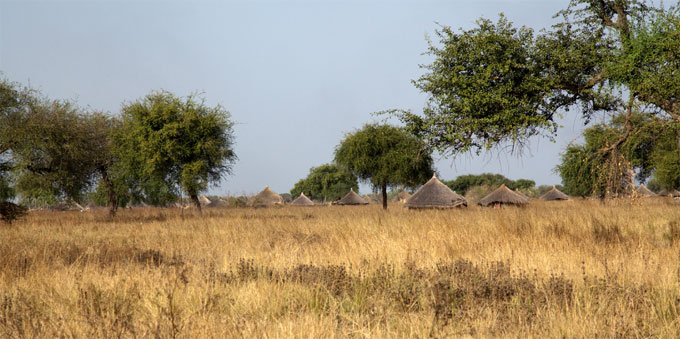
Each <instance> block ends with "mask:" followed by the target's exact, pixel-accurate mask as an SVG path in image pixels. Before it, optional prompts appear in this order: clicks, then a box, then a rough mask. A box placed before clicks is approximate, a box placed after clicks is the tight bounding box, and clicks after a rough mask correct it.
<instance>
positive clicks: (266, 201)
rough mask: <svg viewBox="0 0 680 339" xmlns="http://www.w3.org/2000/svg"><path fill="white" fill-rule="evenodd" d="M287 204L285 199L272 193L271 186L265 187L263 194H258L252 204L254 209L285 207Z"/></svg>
mask: <svg viewBox="0 0 680 339" xmlns="http://www.w3.org/2000/svg"><path fill="white" fill-rule="evenodd" d="M285 203H286V202H285V201H284V200H283V198H282V197H281V196H280V195H278V194H276V192H274V191H272V190H271V188H269V186H267V187H265V188H264V189H263V190H262V192H260V193H258V194H257V195H256V196H255V197H254V198H253V200H252V201H251V202H250V206H252V207H270V206H280V205H284V204H285Z"/></svg>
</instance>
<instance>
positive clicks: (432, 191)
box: [404, 174, 467, 209]
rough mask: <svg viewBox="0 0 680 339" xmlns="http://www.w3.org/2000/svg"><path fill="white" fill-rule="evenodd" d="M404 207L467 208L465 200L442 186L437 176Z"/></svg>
mask: <svg viewBox="0 0 680 339" xmlns="http://www.w3.org/2000/svg"><path fill="white" fill-rule="evenodd" d="M404 206H406V207H408V208H409V209H416V208H452V207H458V206H467V201H465V198H463V197H461V196H460V195H458V194H456V192H454V191H452V190H451V189H450V188H449V187H448V186H446V185H444V184H442V182H441V181H439V179H437V175H436V174H435V175H433V176H432V179H430V180H429V181H428V182H427V183H425V185H423V186H421V187H420V188H419V189H418V190H417V191H416V192H415V193H413V195H412V196H411V197H410V198H408V200H406V202H405V203H404Z"/></svg>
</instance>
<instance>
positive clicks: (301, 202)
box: [290, 193, 314, 206]
mask: <svg viewBox="0 0 680 339" xmlns="http://www.w3.org/2000/svg"><path fill="white" fill-rule="evenodd" d="M290 204H291V205H295V206H314V202H313V201H311V200H309V198H307V197H306V196H305V194H304V193H300V196H299V197H297V198H296V199H295V200H293V202H291V203H290Z"/></svg>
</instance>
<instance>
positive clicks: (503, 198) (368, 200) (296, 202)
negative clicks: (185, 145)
mask: <svg viewBox="0 0 680 339" xmlns="http://www.w3.org/2000/svg"><path fill="white" fill-rule="evenodd" d="M632 195H635V196H637V197H640V198H645V197H671V198H680V192H679V191H677V190H663V191H661V192H659V194H655V193H654V192H652V191H651V190H650V189H648V188H647V187H645V186H644V185H640V186H639V187H637V188H636V189H635V192H634V193H633V194H632ZM629 197H630V196H629ZM229 199H230V200H231V199H236V198H229ZM239 199H243V201H242V202H241V200H239ZM239 199H237V200H239V203H241V204H242V205H238V206H250V207H256V208H260V207H274V206H284V205H290V206H317V205H335V206H361V205H368V204H375V203H380V201H381V200H380V199H379V197H377V196H375V195H365V196H363V197H362V196H360V195H359V194H357V193H356V192H355V191H354V189H350V191H349V192H348V193H347V194H346V195H345V196H343V197H342V198H341V199H338V200H336V201H332V202H329V203H326V202H322V203H316V202H314V201H312V199H310V198H309V197H307V196H306V195H305V194H304V193H301V194H300V195H299V196H298V197H295V198H294V199H293V200H292V201H291V202H289V203H286V200H285V199H284V198H283V197H282V196H281V195H279V194H277V193H276V192H274V191H273V190H272V189H271V188H269V186H266V187H265V188H264V189H263V190H262V191H261V192H260V193H258V194H257V195H255V196H254V197H252V198H250V199H248V200H245V199H246V198H244V197H241V198H239ZM537 199H539V200H543V201H565V200H569V199H570V197H569V196H568V195H566V194H564V193H563V192H561V191H560V190H558V189H557V188H556V187H555V186H553V188H552V189H551V190H549V191H548V192H546V193H544V194H543V195H541V196H539V197H538V198H537ZM198 200H199V203H200V205H201V206H202V207H228V206H234V202H230V200H228V199H225V198H214V199H213V200H211V199H210V198H208V197H207V196H205V195H201V196H200V197H199V199H198ZM390 201H391V202H394V203H401V204H402V205H403V206H404V207H406V208H408V209H413V210H418V209H449V208H462V207H467V206H468V201H467V200H466V199H465V197H463V196H462V195H460V194H458V193H456V192H454V191H453V190H451V189H450V188H449V187H448V186H446V185H445V184H443V183H442V182H441V181H439V179H438V178H437V175H436V173H435V174H434V175H433V176H432V178H431V179H430V180H429V181H428V182H427V183H425V184H424V185H422V186H421V187H420V188H419V189H418V190H417V191H416V192H415V193H413V194H412V195H411V194H409V193H408V192H406V191H404V190H402V191H400V192H398V193H397V194H396V195H395V196H394V197H393V198H392V199H390ZM530 201H531V199H530V198H529V197H528V196H526V195H525V194H523V193H522V192H520V191H519V190H514V191H513V190H511V189H510V188H508V187H507V186H505V185H501V186H500V187H498V188H497V189H495V190H494V191H492V192H491V193H489V194H487V195H486V196H484V197H483V198H481V199H480V200H479V201H478V202H477V205H479V206H482V207H493V208H496V207H503V206H525V205H527V204H529V203H530ZM141 206H146V204H142V205H141ZM190 206H191V204H186V203H185V204H181V203H177V204H176V207H181V208H188V207H190ZM95 208H98V207H96V206H94V205H93V204H89V205H87V206H85V207H83V206H81V205H79V204H77V203H75V202H60V203H57V204H56V205H54V206H52V207H51V208H49V209H50V210H53V211H73V210H76V211H86V210H89V209H95Z"/></svg>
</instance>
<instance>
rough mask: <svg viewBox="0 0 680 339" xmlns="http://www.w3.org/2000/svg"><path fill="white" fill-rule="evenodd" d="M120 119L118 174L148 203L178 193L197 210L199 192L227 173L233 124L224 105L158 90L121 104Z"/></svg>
mask: <svg viewBox="0 0 680 339" xmlns="http://www.w3.org/2000/svg"><path fill="white" fill-rule="evenodd" d="M121 120H122V122H121V128H120V129H118V132H117V133H116V134H115V136H114V141H115V149H114V154H115V156H116V158H118V159H119V165H118V166H120V167H119V170H120V171H121V172H122V173H125V174H126V176H127V177H128V178H133V179H134V181H135V182H137V183H138V184H137V185H135V187H136V188H137V189H138V192H140V193H141V194H143V196H144V197H145V198H146V199H150V200H153V199H154V198H153V197H158V196H159V195H160V196H163V195H168V194H170V195H173V194H177V193H179V191H180V190H181V191H184V192H185V193H186V194H187V195H188V196H189V197H190V198H191V200H192V201H193V202H194V205H195V206H196V207H197V208H199V209H200V203H199V201H198V194H199V193H200V192H202V191H204V190H205V189H207V187H208V185H209V184H217V183H219V181H220V180H221V179H222V178H223V176H224V175H226V174H230V173H231V169H232V164H233V163H234V161H235V160H236V155H235V153H234V150H233V143H234V142H233V131H232V127H233V122H231V120H230V114H229V112H227V111H226V110H225V109H224V108H223V107H222V106H219V105H217V106H215V107H209V106H207V105H206V104H205V101H204V100H197V98H195V97H194V96H189V97H186V98H179V97H176V96H175V95H173V94H172V93H169V92H165V91H158V92H152V93H151V94H149V95H147V96H146V97H144V98H141V99H139V100H137V101H135V102H132V103H128V104H126V105H124V106H123V108H122V112H121Z"/></svg>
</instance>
